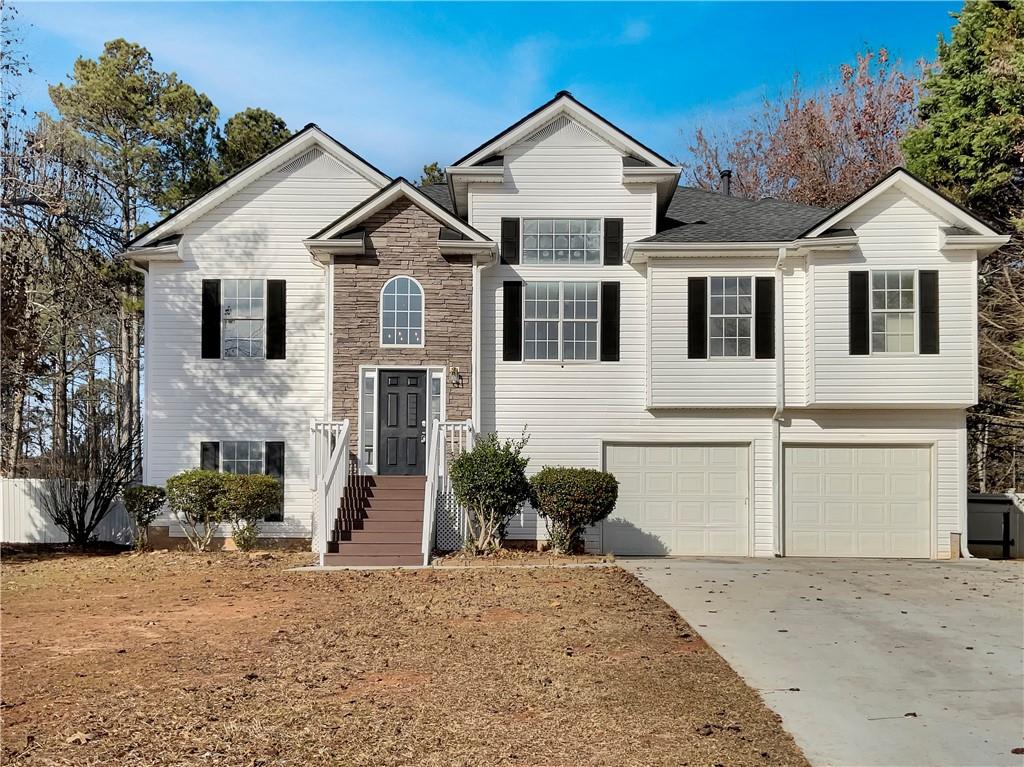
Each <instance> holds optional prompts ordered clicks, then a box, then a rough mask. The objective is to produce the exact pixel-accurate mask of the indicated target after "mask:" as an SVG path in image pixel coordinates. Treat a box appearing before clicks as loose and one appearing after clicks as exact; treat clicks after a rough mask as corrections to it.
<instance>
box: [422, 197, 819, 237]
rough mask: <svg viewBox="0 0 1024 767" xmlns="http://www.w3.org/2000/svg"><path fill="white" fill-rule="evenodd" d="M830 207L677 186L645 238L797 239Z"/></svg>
mask: <svg viewBox="0 0 1024 767" xmlns="http://www.w3.org/2000/svg"><path fill="white" fill-rule="evenodd" d="M421 191H422V192H423V193H424V194H425V195H426V196H427V197H429V198H430V199H431V200H433V201H434V202H436V203H438V204H439V205H441V206H442V207H443V208H445V209H446V210H448V211H450V212H452V213H454V212H455V205H454V204H453V203H452V198H451V194H450V193H449V191H448V186H447V184H430V185H428V186H424V187H421ZM830 213H832V211H831V210H829V209H826V208H815V207H813V206H811V205H800V204H798V203H793V202H783V201H782V200H773V199H764V200H748V199H745V198H743V197H731V196H729V195H724V194H719V193H718V192H708V191H705V190H703V189H696V188H693V187H688V186H680V187H677V188H676V191H675V194H674V195H673V197H672V201H671V202H669V205H668V210H667V211H666V213H665V216H664V217H663V218H662V220H661V221H660V222H659V224H658V233H657V234H655V235H653V236H651V237H648V238H647V239H645V240H641V242H682V243H686V242H780V241H788V240H793V239H796V238H797V237H799V236H800V235H801V234H803V233H804V232H805V231H807V230H808V229H809V228H811V227H812V226H813V225H814V224H816V223H818V222H819V221H822V220H824V219H825V217H826V216H828V215H829V214H830Z"/></svg>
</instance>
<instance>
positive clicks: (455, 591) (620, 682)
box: [0, 552, 807, 767]
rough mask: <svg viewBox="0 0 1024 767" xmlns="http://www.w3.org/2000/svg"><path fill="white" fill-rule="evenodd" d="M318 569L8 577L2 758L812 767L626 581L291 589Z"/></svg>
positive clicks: (244, 564) (679, 628) (489, 576)
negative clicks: (776, 766)
mask: <svg viewBox="0 0 1024 767" xmlns="http://www.w3.org/2000/svg"><path fill="white" fill-rule="evenodd" d="M309 559H310V557H309V555H308V554H305V555H302V554H277V553H275V554H273V555H270V556H264V557H262V558H261V557H256V558H250V557H246V556H244V555H239V554H215V555H195V554H189V553H183V552H168V553H153V554H144V555H132V554H123V555H120V556H104V557H81V556H66V557H60V558H55V557H52V556H47V557H43V558H38V559H35V560H32V559H31V558H26V559H20V561H8V560H5V561H4V563H3V572H2V614H0V615H2V634H0V638H2V642H3V700H2V703H0V709H2V711H0V713H2V724H3V733H2V754H0V756H2V760H0V761H2V762H3V764H18V765H22V764H24V765H76V766H78V765H83V766H87V765H181V764H189V765H191V764H202V765H238V766H240V767H242V766H244V767H257V766H258V765H296V766H297V765H320V764H342V765H367V766H370V765H373V766H377V765H414V764H415V765H446V766H447V765H467V766H468V765H473V766H476V765H549V766H554V765H566V766H569V765H571V766H572V767H579V766H580V765H674V766H678V765H707V766H708V767H711V766H712V765H716V764H720V765H729V766H730V767H732V766H734V765H780V764H787V765H805V764H807V762H806V760H805V759H804V757H803V756H802V755H801V753H800V751H799V749H798V748H797V747H796V746H795V745H794V743H793V741H792V739H791V738H790V737H789V735H788V734H787V733H786V732H785V731H784V730H783V729H782V727H781V725H780V723H779V718H778V717H777V716H776V715H775V714H774V713H773V712H771V711H770V710H769V709H768V708H766V707H765V705H764V704H763V702H762V701H761V700H760V698H759V697H758V696H757V694H756V693H755V692H754V691H753V690H751V689H750V688H749V687H747V685H746V684H745V683H744V682H743V681H742V680H741V679H740V678H739V677H738V676H737V675H736V674H735V673H734V672H733V671H732V669H730V668H729V666H728V665H727V664H726V663H725V662H724V661H723V660H722V659H721V658H720V657H719V656H718V655H717V654H716V653H715V652H714V651H712V650H711V649H710V648H709V647H708V646H707V645H706V644H705V643H704V642H703V641H702V640H701V638H700V637H699V636H698V635H697V634H696V633H695V632H694V631H693V630H692V629H691V628H690V627H689V626H687V625H686V624H685V623H684V622H683V621H681V620H680V619H679V618H678V616H676V614H675V613H674V612H672V611H671V610H670V609H669V608H668V607H667V606H666V605H665V604H664V603H663V602H661V601H660V600H659V599H657V598H656V597H655V596H654V595H653V594H651V592H650V591H648V590H647V589H646V588H645V587H644V586H642V585H641V584H640V583H639V582H638V581H636V580H635V579H634V578H633V577H632V576H630V575H628V574H627V573H625V572H623V571H621V570H619V569H618V568H614V567H603V568H522V569H489V568H479V569H460V570H448V571H445V570H443V569H435V570H399V571H338V572H330V573H315V572H284V570H285V568H287V567H293V566H297V565H303V564H307V563H308V562H309ZM16 560H19V558H16Z"/></svg>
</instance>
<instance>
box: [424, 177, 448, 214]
mask: <svg viewBox="0 0 1024 767" xmlns="http://www.w3.org/2000/svg"><path fill="white" fill-rule="evenodd" d="M420 191H421V192H423V194H425V195H426V196H427V197H429V198H430V199H431V200H433V201H434V202H436V203H437V204H438V205H440V206H441V207H442V208H444V209H445V210H446V211H448V212H449V213H455V204H454V203H453V202H452V196H451V194H450V193H449V191H448V185H447V184H426V185H424V186H421V187H420Z"/></svg>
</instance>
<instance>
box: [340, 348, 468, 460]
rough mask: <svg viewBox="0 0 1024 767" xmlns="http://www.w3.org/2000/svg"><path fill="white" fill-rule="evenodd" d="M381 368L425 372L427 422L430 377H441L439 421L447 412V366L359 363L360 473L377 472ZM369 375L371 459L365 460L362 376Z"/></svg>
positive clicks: (365, 415)
mask: <svg viewBox="0 0 1024 767" xmlns="http://www.w3.org/2000/svg"><path fill="white" fill-rule="evenodd" d="M381 370H422V371H424V372H425V373H426V374H427V381H426V383H427V391H426V397H427V419H428V420H427V424H428V425H429V424H430V423H432V422H433V419H434V414H433V413H431V412H430V379H431V378H433V377H440V378H441V416H440V419H439V420H441V421H443V420H445V418H446V417H447V413H448V385H447V381H448V368H446V367H437V366H430V365H428V366H424V365H403V364H401V363H400V362H398V363H396V364H394V365H360V366H359V397H358V400H357V404H356V414H357V419H356V428H357V429H358V435H359V436H358V439H357V440H356V444H357V449H358V451H359V452H358V454H357V463H358V465H359V473H360V474H362V475H368V474H376V473H377V458H378V455H379V445H377V429H378V426H379V422H378V413H377V410H378V409H379V404H378V401H379V399H380V371H381ZM365 376H369V377H370V378H372V379H373V421H374V423H373V442H374V444H373V461H367V460H366V457H365V452H366V440H365V439H364V436H363V426H364V419H365V418H366V417H367V414H366V412H365V411H364V409H363V378H364V377H365Z"/></svg>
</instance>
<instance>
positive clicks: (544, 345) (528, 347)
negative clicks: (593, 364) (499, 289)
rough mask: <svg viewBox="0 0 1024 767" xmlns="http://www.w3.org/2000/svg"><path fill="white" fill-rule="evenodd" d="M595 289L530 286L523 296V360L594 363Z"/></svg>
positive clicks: (580, 284) (583, 284)
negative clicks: (591, 361)
mask: <svg viewBox="0 0 1024 767" xmlns="http://www.w3.org/2000/svg"><path fill="white" fill-rule="evenodd" d="M599 292H600V291H599V287H598V283H596V282H531V283H527V285H526V290H525V291H524V293H523V300H524V303H525V306H524V312H523V358H524V359H526V360H551V361H565V360H596V359H597V358H598V338H599V337H600V336H599V332H598V331H599V323H600V320H599V317H600V314H599V312H598V309H599V307H598V302H599V299H598V296H599Z"/></svg>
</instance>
